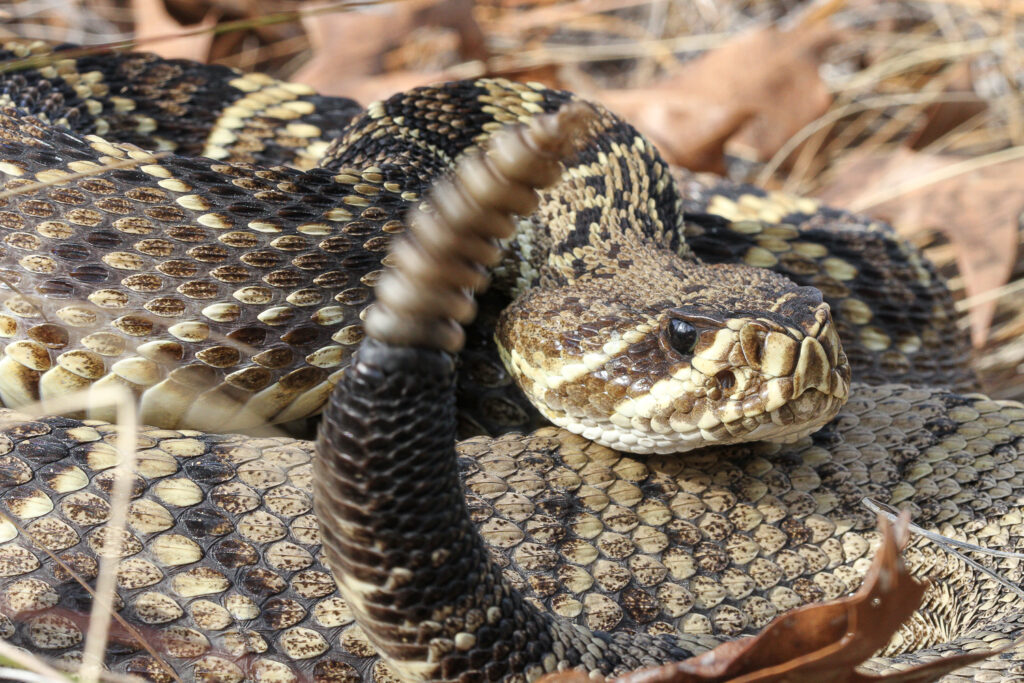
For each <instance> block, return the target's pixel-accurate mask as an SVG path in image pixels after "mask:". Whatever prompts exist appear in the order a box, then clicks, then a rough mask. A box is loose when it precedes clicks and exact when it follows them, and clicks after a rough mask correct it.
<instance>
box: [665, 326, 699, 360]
mask: <svg viewBox="0 0 1024 683" xmlns="http://www.w3.org/2000/svg"><path fill="white" fill-rule="evenodd" d="M668 343H669V344H671V345H672V348H673V349H675V350H676V351H678V352H679V353H681V354H683V355H684V356H685V355H687V354H691V353H693V347H695V346H696V345H697V328H696V327H694V326H693V325H691V324H690V323H688V322H686V321H685V320H679V319H678V318H673V319H672V320H669V321H668Z"/></svg>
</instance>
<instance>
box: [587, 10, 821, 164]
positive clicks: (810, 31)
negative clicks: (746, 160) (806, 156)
mask: <svg viewBox="0 0 1024 683" xmlns="http://www.w3.org/2000/svg"><path fill="white" fill-rule="evenodd" d="M836 38H837V33H836V31H835V30H834V29H832V28H830V27H829V26H828V25H827V24H826V23H824V22H821V21H805V22H803V23H801V24H800V25H798V26H796V27H795V28H793V29H790V30H788V31H783V30H780V29H777V28H775V27H768V28H761V29H756V30H753V31H749V32H747V33H744V34H741V35H739V36H737V37H736V38H734V39H732V40H730V41H729V42H727V43H726V44H725V45H723V46H721V47H719V48H718V49H715V50H712V51H710V52H708V53H706V54H704V55H703V56H701V57H699V58H697V59H695V60H693V61H690V62H688V63H686V64H684V65H683V67H682V68H681V69H680V70H679V72H677V73H676V74H675V75H674V76H673V77H671V78H669V79H668V80H666V81H663V82H662V83H660V84H658V85H656V86H654V87H650V88H642V89H635V90H606V91H602V92H600V93H596V94H595V97H596V99H599V100H600V101H602V102H604V103H605V104H607V105H608V107H609V108H610V109H612V110H613V111H615V112H616V113H618V114H619V115H621V116H623V117H624V118H625V119H626V120H627V121H631V122H632V123H634V124H635V125H636V126H637V127H638V128H639V129H640V130H642V131H643V132H644V133H646V134H647V135H648V136H649V137H650V138H651V139H652V140H653V141H654V142H655V144H656V145H657V146H658V148H659V149H660V150H661V151H662V153H663V154H664V155H665V156H666V157H667V158H668V160H669V161H670V162H671V163H674V164H677V165H680V166H685V167H687V168H689V169H691V170H694V171H716V172H721V171H723V170H724V165H723V152H724V146H725V144H726V143H730V144H737V145H742V146H744V147H746V148H749V149H750V150H751V152H750V153H751V154H753V155H755V156H757V157H758V158H760V159H767V158H769V157H770V156H771V155H772V154H774V153H775V152H776V151H777V150H778V149H779V148H780V147H781V146H782V145H783V144H784V143H785V142H786V141H787V140H788V139H789V138H790V137H792V136H793V135H794V134H795V133H796V132H797V131H799V130H800V129H801V128H803V127H804V126H805V125H806V124H807V123H809V122H811V121H813V120H815V119H816V118H818V117H819V116H821V115H822V114H823V113H824V112H825V111H826V110H827V109H828V108H829V105H830V104H831V103H832V96H831V94H830V93H829V91H828V88H827V87H826V86H825V84H824V82H823V81H822V80H821V78H820V77H819V76H818V68H819V66H820V59H819V55H820V54H821V52H822V50H823V49H824V48H825V47H826V46H827V45H829V44H831V43H832V42H833V41H835V40H836Z"/></svg>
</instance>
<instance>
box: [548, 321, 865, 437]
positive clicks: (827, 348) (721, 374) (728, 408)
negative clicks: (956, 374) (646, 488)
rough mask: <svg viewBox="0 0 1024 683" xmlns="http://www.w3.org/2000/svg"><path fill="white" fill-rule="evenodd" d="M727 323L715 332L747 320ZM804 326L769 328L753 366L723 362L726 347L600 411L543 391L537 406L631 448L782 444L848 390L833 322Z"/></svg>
mask: <svg viewBox="0 0 1024 683" xmlns="http://www.w3.org/2000/svg"><path fill="white" fill-rule="evenodd" d="M754 324H755V325H757V324H758V323H754ZM734 327H736V328H737V329H736V330H730V329H729V328H728V327H725V328H723V329H722V330H720V331H718V332H717V333H715V334H718V335H722V338H728V337H729V336H733V337H735V338H736V339H741V338H744V337H745V336H747V333H748V332H749V328H750V323H745V324H740V323H738V322H737V323H736V324H734ZM806 332H807V333H808V334H806V335H805V334H803V333H801V332H798V331H794V330H790V331H789V336H787V337H786V339H785V341H782V340H779V339H777V336H778V334H775V335H774V336H773V337H772V339H771V343H770V344H769V345H768V346H769V347H771V349H770V357H769V355H766V356H765V357H764V358H763V359H761V362H760V363H758V364H757V367H753V366H752V365H729V364H727V363H726V362H725V360H724V359H725V358H726V357H727V355H728V354H727V352H722V353H723V354H725V355H722V359H723V360H721V361H715V360H709V359H708V358H707V357H701V358H694V359H693V361H692V362H691V363H690V364H689V365H688V366H687V367H683V368H681V369H678V370H676V371H675V372H674V373H673V374H672V375H671V377H670V378H667V379H662V380H660V381H658V382H656V383H654V384H653V386H651V387H650V389H649V391H647V392H646V393H644V394H642V395H638V396H631V397H628V398H625V399H624V400H620V401H618V402H616V403H615V405H614V406H613V407H612V410H610V411H608V412H607V413H605V414H601V413H599V412H598V411H595V410H593V405H589V406H586V407H585V408H584V410H577V409H575V407H574V406H571V405H568V404H567V402H561V403H558V402H554V401H552V400H550V399H551V397H552V392H550V391H549V392H547V394H546V395H547V397H548V399H549V400H548V401H546V402H545V403H544V404H541V405H538V408H539V409H540V411H541V412H542V413H543V414H544V415H545V416H546V417H547V418H548V419H549V420H551V421H552V422H553V423H554V424H556V425H558V426H560V427H563V428H565V429H567V430H569V431H571V432H573V433H576V434H579V435H581V436H583V437H584V438H586V439H589V440H592V441H595V442H597V443H599V444H602V445H605V446H608V447H611V448H615V449H617V450H623V451H629V452H631V453H638V454H646V453H676V452H685V451H689V450H693V449H696V448H702V447H705V446H712V445H728V444H736V443H742V442H747V441H774V442H780V443H789V442H792V441H796V440H798V439H800V438H802V437H804V436H807V435H808V434H811V433H813V432H815V431H817V430H818V429H820V428H821V427H822V426H824V425H825V424H826V423H827V422H829V421H830V420H831V419H832V418H833V417H835V415H836V414H837V413H838V412H839V409H840V408H841V407H842V405H843V404H844V403H845V402H846V399H847V397H848V392H849V384H850V367H849V363H848V361H847V359H846V355H845V354H844V353H843V351H842V349H841V346H840V342H839V339H838V336H837V335H836V332H835V328H834V326H833V325H832V324H831V322H830V321H827V320H826V322H825V323H824V324H821V323H819V324H817V325H814V326H812V327H811V328H810V329H807V330H806ZM770 334H771V333H770ZM798 337H799V340H798V339H797V338H798ZM738 345H739V342H733V343H732V344H723V346H738ZM733 355H734V356H735V354H733ZM598 372H600V371H598Z"/></svg>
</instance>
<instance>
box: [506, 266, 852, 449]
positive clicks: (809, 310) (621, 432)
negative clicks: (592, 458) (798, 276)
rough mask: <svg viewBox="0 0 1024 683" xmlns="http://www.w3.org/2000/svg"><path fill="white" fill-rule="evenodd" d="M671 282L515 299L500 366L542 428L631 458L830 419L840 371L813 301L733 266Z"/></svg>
mask: <svg viewBox="0 0 1024 683" xmlns="http://www.w3.org/2000/svg"><path fill="white" fill-rule="evenodd" d="M669 270H671V269H669ZM684 272H685V273H686V274H685V275H684V276H683V277H682V278H681V279H680V280H676V279H675V278H671V280H673V281H672V282H671V283H669V284H666V283H664V282H662V283H660V284H655V283H650V282H649V283H646V286H645V283H643V282H629V280H630V277H628V276H626V277H625V278H623V277H618V278H615V279H614V280H615V281H616V282H618V281H620V280H623V279H624V280H626V282H625V285H624V286H622V287H619V286H617V285H611V284H610V283H611V281H612V280H611V279H609V280H592V281H586V282H577V283H574V284H572V285H568V286H565V287H562V288H555V289H550V290H546V291H545V290H532V291H529V292H527V293H526V294H524V295H522V296H520V297H519V298H518V299H517V300H516V301H515V302H514V303H513V304H512V306H510V307H509V308H508V309H506V311H505V313H504V314H503V316H502V319H501V321H500V322H499V326H498V330H497V335H496V337H497V342H498V346H499V349H500V351H501V353H502V358H503V361H504V362H505V365H506V367H507V368H508V369H509V371H510V372H511V374H512V375H513V376H514V377H515V378H516V381H517V382H518V383H519V385H520V387H521V388H522V389H523V390H524V391H525V392H526V394H527V396H528V397H529V398H530V400H531V401H532V402H533V403H534V405H536V406H537V408H538V409H539V410H540V412H541V413H542V414H544V415H545V416H546V417H547V418H548V419H550V420H551V421H552V422H553V423H555V424H557V425H559V426H561V427H564V428H566V429H568V430H570V431H572V432H575V433H577V434H580V435H582V436H584V437H585V438H588V439H591V440H593V441H596V442H598V443H600V444H603V445H606V446H609V447H612V448H616V449H619V450H624V451H629V452H633V453H672V452H681V451H688V450H692V449H694V448H700V447H703V446H710V445H724V444H735V443H742V442H746V441H761V440H763V441H776V442H790V441H794V440H796V439H799V438H801V437H803V436H805V435H807V434H809V433H812V432H814V431H816V430H817V429H819V428H820V427H822V426H823V425H824V424H825V423H826V422H828V421H829V420H831V419H832V418H833V417H834V416H835V415H836V413H837V412H838V411H839V408H840V407H841V406H842V404H843V403H844V402H845V401H846V398H847V396H848V390H849V384H850V366H849V363H848V362H847V359H846V355H845V354H844V353H843V350H842V346H841V344H840V341H839V337H838V335H837V333H836V329H835V325H834V324H833V322H832V316H831V312H830V310H829V306H828V304H826V303H824V302H823V301H822V297H821V293H820V292H818V290H816V289H814V288H811V287H797V286H796V285H795V284H793V283H792V282H791V281H789V280H788V279H786V278H784V277H782V276H781V275H777V274H775V273H771V272H769V271H765V270H762V269H756V268H750V267H747V266H736V265H728V266H721V265H719V266H710V265H705V264H688V265H687V266H686V268H685V271H684ZM619 275H620V276H621V275H623V274H622V273H620V274H619ZM598 295H599V296H598ZM645 300H646V301H645ZM652 302H653V303H652Z"/></svg>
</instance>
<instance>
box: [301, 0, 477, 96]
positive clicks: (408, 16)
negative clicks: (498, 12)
mask: <svg viewBox="0 0 1024 683" xmlns="http://www.w3.org/2000/svg"><path fill="white" fill-rule="evenodd" d="M471 9H472V3H471V2H470V0H406V1H405V2H397V3H391V4H386V5H376V6H371V7H365V8H362V10H361V11H344V12H329V13H324V14H318V15H316V16H303V18H302V25H303V28H304V29H305V31H306V35H307V37H308V38H309V43H310V48H311V50H312V54H313V56H312V58H311V59H310V60H309V61H308V62H307V63H306V64H305V65H304V66H303V67H302V68H301V69H299V70H298V71H297V72H296V73H295V74H293V75H292V77H291V80H292V81H295V82H298V83H304V84H306V85H309V86H311V87H312V88H313V89H314V90H316V91H317V92H318V93H320V94H321V95H338V96H343V97H349V98H352V99H354V100H356V101H357V102H363V103H364V104H365V103H367V102H372V101H376V100H379V99H383V98H385V97H388V96H390V95H392V94H394V93H396V92H399V91H402V90H408V89H410V88H413V87H416V86H421V85H427V84H429V83H436V82H439V81H445V80H455V79H458V78H464V77H466V76H467V74H464V73H461V72H459V71H458V70H450V69H449V70H431V71H422V72H421V71H413V70H399V71H387V69H386V67H387V64H386V63H385V59H384V56H385V54H386V53H387V52H388V51H389V50H391V49H393V48H395V47H396V46H397V45H398V44H399V43H400V41H401V37H402V36H407V35H409V34H410V33H411V32H413V31H414V30H415V29H416V28H417V27H420V26H423V25H431V26H443V27H446V28H451V29H453V30H454V31H455V32H456V33H457V35H458V43H459V53H460V55H462V56H463V57H464V58H469V59H472V60H480V59H482V58H483V57H485V56H486V51H485V49H484V39H483V34H482V32H481V31H480V28H479V26H477V24H476V22H475V21H474V19H473V16H472V13H471V12H470V10H471ZM470 66H471V67H472V73H470V74H468V75H479V73H478V72H479V71H480V70H482V63H479V62H476V61H474V62H470Z"/></svg>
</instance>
